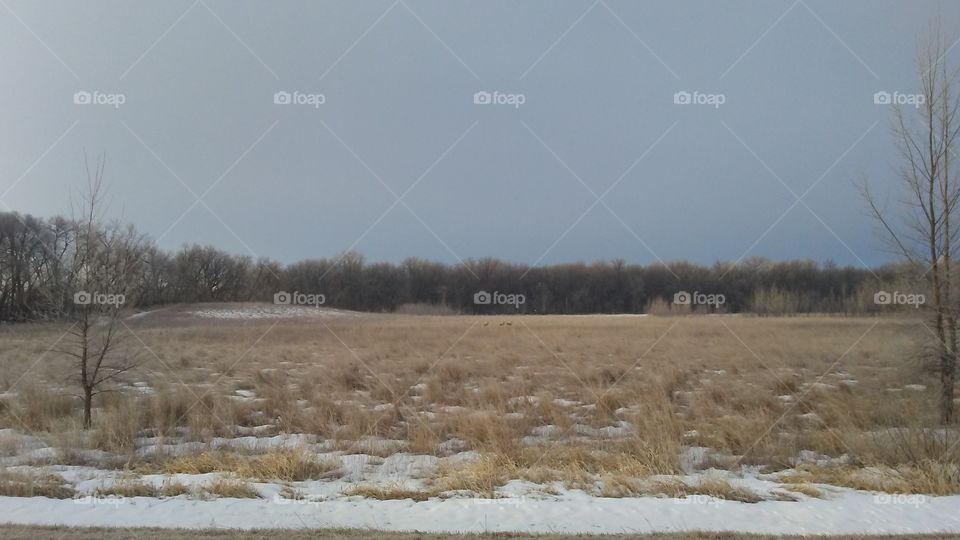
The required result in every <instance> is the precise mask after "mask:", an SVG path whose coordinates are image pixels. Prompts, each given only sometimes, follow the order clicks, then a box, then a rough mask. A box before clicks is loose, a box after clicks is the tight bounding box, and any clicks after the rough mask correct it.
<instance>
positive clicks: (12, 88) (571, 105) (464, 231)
mask: <svg viewBox="0 0 960 540" xmlns="http://www.w3.org/2000/svg"><path fill="white" fill-rule="evenodd" d="M938 13H941V14H942V16H943V19H944V26H946V27H947V28H949V29H957V28H960V3H958V2H935V1H916V0H911V1H906V0H903V1H900V0H887V1H879V0H861V1H852V0H848V1H844V2H836V1H833V0H829V1H821V0H802V1H796V2H794V1H792V0H788V1H725V2H715V1H699V2H683V1H680V2H678V1H675V0H667V1H659V2H650V1H643V2H628V1H623V0H605V1H597V2H595V1H593V0H576V1H573V0H570V1H567V0H563V1H557V0H549V1H547V0H543V1H523V2H507V1H486V2H468V1H450V0H434V1H420V0H403V1H396V2H395V1H394V0H364V1H346V0H344V1H325V2H319V1H318V2H293V1H280V2H265V1H261V2H252V1H237V2H233V1H222V0H202V1H200V0H198V1H194V0H170V1H163V2H141V1H128V0H117V1H109V2H108V1H100V0H88V1H84V2H71V1H62V2H61V1H58V2H51V1H35V0H29V1H28V0H0V51H2V54H0V73H2V75H0V76H2V77H3V84H0V120H2V121H0V203H2V204H0V209H14V210H18V211H21V212H27V213H31V214H35V215H41V216H49V215H53V214H57V213H65V212H67V210H68V206H69V203H68V194H69V192H70V191H71V190H75V189H77V188H79V187H80V186H81V185H82V183H83V178H84V177H83V171H82V159H83V152H84V150H86V151H87V152H88V153H89V154H90V155H91V156H94V155H96V154H97V153H100V152H106V154H107V156H108V158H107V159H108V166H107V180H108V182H109V184H110V188H111V195H112V205H111V213H112V214H113V215H115V216H120V215H122V216H123V218H124V219H125V220H126V221H130V222H133V223H135V224H136V225H137V227H138V228H139V229H141V230H143V231H144V232H146V233H148V234H150V235H151V236H153V237H154V238H157V239H158V240H159V244H160V245H161V246H162V247H165V248H170V249H174V248H177V247H179V246H180V245H182V244H184V243H193V242H197V243H204V244H215V245H217V246H219V247H221V248H224V249H227V250H229V251H232V252H238V253H253V254H256V255H261V256H268V257H271V258H274V259H278V260H280V261H283V262H291V261H295V260H298V259H304V258H311V257H330V256H334V255H336V254H337V253H339V252H341V251H343V250H345V249H348V248H351V247H352V248H353V249H355V250H357V251H359V252H361V253H363V254H365V255H366V256H367V257H368V258H369V259H371V260H390V261H398V260H401V259H403V258H404V257H407V256H418V257H423V258H427V259H432V260H439V261H446V262H456V261H457V260H458V258H463V259H466V258H470V257H483V256H495V257H500V258H503V259H507V260H511V261H515V262H523V263H531V264H532V263H535V262H540V263H555V262H568V261H578V260H584V261H590V260H596V259H612V258H617V257H622V258H624V259H626V260H628V261H630V262H642V263H649V262H654V261H656V260H657V259H662V260H677V259H688V260H693V261H698V262H703V263H711V262H713V261H715V260H718V259H719V260H737V259H739V258H741V257H743V256H745V255H747V256H751V255H758V256H766V257H771V258H774V259H789V258H807V257H810V258H813V259H816V260H821V261H823V260H827V259H833V260H835V261H837V262H838V263H842V264H854V265H861V264H864V263H865V264H870V265H873V264H878V263H881V262H883V261H885V260H887V259H888V256H887V255H886V254H885V253H884V252H883V251H882V249H881V245H880V243H879V242H878V241H877V240H876V239H875V238H876V234H875V233H876V230H875V228H874V227H873V225H872V223H871V221H870V220H869V218H868V217H867V215H866V214H865V212H864V210H863V205H862V203H861V201H860V200H859V198H858V195H857V192H856V189H855V187H854V183H853V182H854V180H855V179H856V178H858V177H860V176H861V175H866V176H868V177H869V178H870V179H871V181H872V182H874V184H875V185H876V186H877V189H878V191H879V192H880V193H881V195H882V196H884V195H883V194H888V195H889V196H890V197H891V202H893V201H895V197H894V194H893V193H891V192H889V188H890V187H891V186H892V185H893V176H894V175H893V167H894V166H895V164H896V161H895V153H894V151H893V146H892V139H891V136H890V132H889V123H890V115H891V110H890V107H889V106H884V105H877V104H875V103H874V93H875V92H878V91H888V92H891V93H893V92H900V93H902V94H910V93H912V92H914V91H915V89H916V74H915V69H914V66H913V58H914V45H915V42H916V39H917V37H918V35H919V34H920V33H921V32H922V31H923V29H924V26H925V24H926V23H927V22H928V20H929V19H930V18H931V17H934V16H936V15H937V14H938ZM956 54H960V46H958V47H957V48H956V50H954V51H951V55H956ZM82 91H86V92H90V94H91V101H94V102H95V101H97V100H100V101H103V102H106V103H103V104H97V103H92V104H84V103H82V102H83V101H84V97H83V96H82V95H81V96H79V97H76V98H75V93H77V92H82ZM284 91H285V92H290V93H291V94H293V93H294V92H298V93H299V94H293V95H292V96H291V100H295V99H296V98H297V97H299V98H300V100H301V101H305V102H311V101H317V100H320V98H319V97H316V96H318V95H322V96H323V98H322V101H323V103H322V104H320V103H317V104H315V105H314V104H311V103H303V104H296V103H292V104H284V103H280V104H277V103H275V93H276V92H284ZM482 91H485V92H490V93H491V94H492V96H491V100H495V99H496V98H499V99H500V100H501V101H505V102H509V103H503V104H497V103H490V104H484V103H480V104H477V103H475V93H477V92H482ZM494 92H498V94H493V93H494ZM677 92H689V93H690V96H691V101H697V100H700V101H705V102H709V103H703V104H697V103H690V104H684V103H680V104H677V103H675V94H676V93H677ZM304 95H306V96H304ZM504 95H505V96H504ZM311 96H313V97H311ZM283 97H284V96H283V95H281V96H280V101H281V102H282V101H283ZM117 99H120V100H122V101H123V103H122V104H120V105H119V106H115V105H112V104H111V103H110V102H115V101H116V100H117ZM77 100H79V101H81V103H80V104H77V103H75V101H77ZM479 100H480V101H481V102H482V101H483V100H484V96H483V95H481V96H479ZM518 101H521V102H522V103H520V104H517V103H516V102H518ZM679 101H681V102H683V101H684V96H683V95H682V94H681V96H680V97H679ZM717 101H722V103H721V104H719V106H717V104H716V102H717ZM798 197H802V200H801V201H800V202H798V201H797V199H798ZM198 198H200V199H201V201H200V202H197V199H198ZM398 198H400V199H401V200H400V201H399V202H398ZM598 198H599V200H598Z"/></svg>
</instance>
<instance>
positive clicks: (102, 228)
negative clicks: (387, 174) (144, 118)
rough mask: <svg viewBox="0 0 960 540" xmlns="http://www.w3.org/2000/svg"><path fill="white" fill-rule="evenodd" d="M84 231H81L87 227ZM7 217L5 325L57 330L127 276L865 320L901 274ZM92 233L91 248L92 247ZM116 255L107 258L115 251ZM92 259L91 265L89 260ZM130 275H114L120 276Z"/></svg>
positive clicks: (153, 283) (233, 289) (365, 302)
mask: <svg viewBox="0 0 960 540" xmlns="http://www.w3.org/2000/svg"><path fill="white" fill-rule="evenodd" d="M81 221H82V220H81ZM81 221H78V220H71V219H68V218H64V217H55V218H50V219H43V218H37V217H33V216H30V215H21V214H18V213H15V212H0V321H27V320H44V319H57V318H60V317H63V316H66V315H68V314H69V313H70V312H71V310H73V309H75V305H74V304H75V301H74V294H76V293H77V292H78V284H79V283H90V282H91V281H90V280H89V277H90V276H89V274H93V273H96V272H98V270H97V268H100V269H104V270H101V272H102V273H103V274H104V275H111V276H116V275H122V276H124V278H123V282H119V281H118V280H116V279H114V280H113V281H110V280H104V281H102V282H100V285H99V287H100V288H102V289H103V290H100V291H87V292H90V293H96V292H100V293H104V294H111V293H122V294H124V295H125V297H126V299H125V304H124V307H125V308H137V309H147V308H150V307H153V306H159V305H164V304H174V303H192V302H243V301H264V302H272V301H274V295H275V294H277V293H278V292H280V291H286V292H290V293H293V292H295V291H296V292H299V293H303V294H318V295H323V298H324V305H325V306H327V307H335V308H342V309H350V310H360V311H372V312H393V311H406V312H423V313H430V312H435V313H453V312H460V313H528V314H586V313H645V312H654V313H656V312H684V311H690V310H691V309H697V308H691V306H682V305H676V304H674V302H673V300H674V295H675V294H677V293H678V292H680V291H687V292H690V293H694V292H698V291H699V292H702V293H710V294H722V295H724V297H725V302H724V303H723V304H722V305H720V306H704V307H703V308H700V309H703V310H707V311H721V312H731V313H736V312H752V313H757V314H794V313H814V312H819V313H850V314H853V313H869V312H879V311H880V310H881V309H884V308H890V307H891V306H878V305H876V304H875V303H874V294H875V293H877V292H878V291H879V290H883V289H885V288H886V289H888V290H889V289H895V287H896V283H897V276H898V275H900V272H898V269H897V268H896V267H895V266H892V265H891V266H885V267H881V268H876V269H866V268H856V267H850V266H847V267H838V266H836V265H834V264H832V263H825V264H820V263H817V262H813V261H787V262H772V261H769V260H765V259H760V258H749V259H745V260H744V261H742V262H740V263H738V264H722V263H717V264H714V265H712V266H702V265H697V264H692V263H688V262H675V263H669V264H651V265H636V264H627V263H625V262H623V261H621V260H615V261H609V262H595V263H590V264H584V263H573V264H557V265H552V266H542V267H539V266H538V267H530V266H528V265H522V264H513V263H509V262H503V261H499V260H496V259H492V258H486V259H480V260H468V261H465V262H464V263H463V264H442V263H436V262H428V261H424V260H421V259H415V258H410V259H407V260H405V261H403V262H401V263H399V264H393V263H385V262H378V263H367V262H365V260H364V258H363V257H362V256H361V255H359V254H357V253H354V252H348V253H345V254H342V255H341V256H338V257H334V258H331V259H315V260H314V259H311V260H305V261H301V262H297V263H293V264H289V265H282V264H280V263H277V262H275V261H271V260H268V259H262V258H261V259H255V258H252V257H249V256H246V255H233V254H230V253H227V252H225V251H222V250H220V249H217V248H215V247H211V246H198V245H191V246H184V247H183V248H181V249H180V250H178V251H176V252H167V251H164V250H161V249H159V248H158V247H157V246H156V245H155V244H154V243H153V242H152V241H151V240H150V239H149V238H147V237H146V236H145V235H142V234H140V233H138V232H137V231H136V230H135V229H134V228H133V227H131V226H129V225H123V224H116V223H114V224H107V225H97V226H96V227H91V226H90V224H89V223H83V222H81ZM90 231H93V233H92V234H93V235H94V238H91V237H90V234H91V233H90ZM84 242H86V243H88V244H90V245H94V244H97V245H100V246H101V249H99V250H98V251H96V252H97V253H98V255H97V258H96V259H95V260H86V259H85V260H84V261H78V260H77V256H76V253H77V252H78V250H77V246H78V245H80V244H82V243H84ZM107 248H109V249H107ZM88 258H89V257H88ZM119 264H122V265H124V268H125V270H124V271H123V272H106V271H105V269H109V268H112V267H113V266H115V265H119ZM480 291H487V292H490V293H494V292H499V293H502V294H514V295H520V294H522V295H524V297H525V302H524V303H522V304H520V305H484V304H477V303H475V301H474V295H475V294H477V293H478V292H480Z"/></svg>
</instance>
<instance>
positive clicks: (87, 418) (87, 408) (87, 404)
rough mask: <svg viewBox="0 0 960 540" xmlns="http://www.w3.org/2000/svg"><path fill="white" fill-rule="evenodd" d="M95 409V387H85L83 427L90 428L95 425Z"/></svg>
mask: <svg viewBox="0 0 960 540" xmlns="http://www.w3.org/2000/svg"><path fill="white" fill-rule="evenodd" d="M92 409H93V388H90V387H85V388H84V389H83V429H90V427H91V426H92V425H93V419H92V417H91V410H92Z"/></svg>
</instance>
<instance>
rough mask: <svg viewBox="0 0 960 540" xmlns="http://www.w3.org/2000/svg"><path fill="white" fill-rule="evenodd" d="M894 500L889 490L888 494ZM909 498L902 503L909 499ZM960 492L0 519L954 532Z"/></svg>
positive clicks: (24, 511) (37, 501)
mask: <svg viewBox="0 0 960 540" xmlns="http://www.w3.org/2000/svg"><path fill="white" fill-rule="evenodd" d="M893 497H894V498H896V496H893ZM910 501H912V500H909V499H908V500H906V502H910ZM958 510H960V496H952V497H928V498H925V499H922V500H918V501H912V503H911V504H906V503H904V502H899V503H898V502H896V501H892V502H891V503H889V504H887V503H884V502H883V501H882V500H881V501H880V503H878V496H876V495H874V494H870V493H866V492H856V491H843V492H840V493H835V494H834V495H833V496H832V497H831V498H830V499H829V500H819V499H805V500H803V501H799V502H781V501H764V502H759V503H754V504H749V503H740V502H731V501H723V500H716V499H708V498H698V499H694V500H691V499H686V500H682V499H665V498H654V497H649V498H624V499H608V498H599V497H593V496H589V495H585V494H583V493H580V492H566V493H564V494H562V495H561V496H558V497H552V498H549V499H539V500H538V499H530V498H512V499H511V498H506V499H493V500H489V499H488V500H477V499H446V500H439V499H432V500H429V501H425V502H419V503H415V502H413V501H412V500H389V501H377V500H370V499H361V498H357V497H350V498H346V499H340V500H331V501H323V502H315V501H309V502H308V501H291V500H285V499H279V498H274V499H272V500H271V499H254V500H251V499H217V500H211V501H201V500H193V499H187V498H185V497H174V498H168V499H153V498H146V497H136V498H130V499H117V500H110V499H106V500H97V501H96V502H91V501H90V500H89V499H87V500H69V499H68V500H54V499H47V498H43V497H33V498H17V497H0V515H2V516H3V518H2V520H3V521H6V522H9V523H17V524H37V525H74V526H118V527H134V526H139V527H185V528H207V527H214V528H334V527H345V528H371V529H383V530H391V531H413V530H416V531H423V532H484V531H515V532H530V533H644V532H675V531H693V530H709V531H738V532H751V533H766V534H881V533H901V534H907V533H947V532H960V512H958Z"/></svg>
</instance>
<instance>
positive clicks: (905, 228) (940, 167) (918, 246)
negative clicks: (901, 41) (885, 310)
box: [862, 21, 960, 424]
mask: <svg viewBox="0 0 960 540" xmlns="http://www.w3.org/2000/svg"><path fill="white" fill-rule="evenodd" d="M948 50H949V43H948V41H947V40H946V39H945V38H944V36H943V35H942V32H941V29H940V24H939V21H935V22H934V23H932V24H931V28H930V30H929V33H928V34H927V35H925V36H924V37H923V38H922V39H921V41H920V44H919V45H918V47H917V70H918V72H919V79H920V93H919V94H917V95H916V96H915V97H913V98H912V99H909V100H906V101H907V102H908V103H893V105H894V110H895V113H894V122H893V134H894V136H895V139H896V141H897V146H898V149H899V153H900V158H901V160H902V162H903V165H902V166H901V167H900V170H899V173H900V174H899V178H900V184H901V188H902V189H903V191H904V192H905V193H906V197H905V198H904V199H903V201H902V206H901V207H900V209H899V210H900V211H901V212H902V213H900V214H899V215H897V216H894V215H893V213H888V212H886V211H885V210H884V209H882V208H881V206H880V205H879V204H878V202H877V200H876V198H875V197H874V196H873V195H872V193H871V192H870V190H869V188H868V186H867V185H866V183H864V185H863V187H862V192H863V195H864V198H865V199H866V201H867V203H868V205H869V207H870V210H871V213H872V214H873V215H874V216H875V217H876V219H877V220H878V221H879V223H880V225H881V228H882V230H883V231H884V232H885V236H886V239H887V240H888V241H889V242H890V246H891V247H892V249H893V250H894V251H895V252H897V253H899V254H900V255H901V256H903V257H905V258H906V259H907V260H908V261H910V262H911V263H912V266H913V268H914V269H916V270H917V276H915V277H916V278H917V279H918V280H919V281H921V282H924V285H925V286H926V290H928V291H929V296H930V301H929V302H928V306H927V307H928V308H929V309H930V310H931V322H932V328H933V332H934V333H935V334H936V341H937V343H936V344H935V350H936V357H937V368H938V371H939V373H940V382H941V395H940V419H941V421H942V422H943V423H944V424H951V423H953V422H954V421H955V419H956V417H955V414H954V404H953V395H954V387H955V385H956V364H957V307H958V298H957V295H956V292H955V291H954V288H953V280H954V279H955V276H954V275H953V274H952V270H953V269H952V257H953V255H952V248H953V243H954V242H956V239H957V238H958V234H957V232H958V231H957V226H958V221H960V220H958V219H957V216H956V215H954V211H955V210H956V208H957V201H958V199H960V189H958V186H960V182H958V179H957V178H956V170H955V167H954V166H953V160H954V158H955V157H956V153H955V152H956V142H957V135H958V132H960V119H958V118H957V113H958V110H960V106H958V105H960V101H958V94H957V87H958V82H960V81H958V74H960V72H958V70H957V68H955V67H949V66H948V63H947V52H948Z"/></svg>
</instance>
